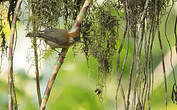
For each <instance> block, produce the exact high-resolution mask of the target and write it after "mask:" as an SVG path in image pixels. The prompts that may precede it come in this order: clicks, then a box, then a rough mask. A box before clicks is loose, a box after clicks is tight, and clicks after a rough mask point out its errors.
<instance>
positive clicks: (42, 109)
mask: <svg viewBox="0 0 177 110" xmlns="http://www.w3.org/2000/svg"><path fill="white" fill-rule="evenodd" d="M90 2H91V0H85V3H84V5H83V7H82V9H81V11H80V13H79V15H78V16H77V18H76V21H75V23H74V25H73V27H72V29H71V30H70V31H69V33H72V34H73V35H76V36H77V35H79V30H80V24H81V23H82V21H83V18H84V16H85V13H86V11H87V9H88V7H89V6H90ZM67 52H68V48H63V49H62V52H61V54H60V55H59V58H58V63H57V64H55V66H54V69H53V72H52V74H51V76H50V78H49V80H48V83H47V86H46V90H45V93H44V96H43V99H42V103H41V106H40V110H45V108H46V105H47V101H48V99H49V96H50V92H51V89H52V86H53V84H54V81H55V79H56V77H57V74H58V71H59V69H60V68H61V66H62V64H63V62H64V58H65V56H66V54H67Z"/></svg>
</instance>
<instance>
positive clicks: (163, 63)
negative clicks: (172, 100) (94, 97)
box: [158, 28, 167, 110]
mask: <svg viewBox="0 0 177 110" xmlns="http://www.w3.org/2000/svg"><path fill="white" fill-rule="evenodd" d="M160 37H161V36H160V30H159V28H158V39H159V45H160V50H161V55H162V66H163V75H164V85H165V107H166V110H167V79H166V70H165V61H164V52H163V47H162V41H161V38H160Z"/></svg>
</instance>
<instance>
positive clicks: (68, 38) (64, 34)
mask: <svg viewBox="0 0 177 110" xmlns="http://www.w3.org/2000/svg"><path fill="white" fill-rule="evenodd" d="M26 37H39V38H43V39H44V40H45V42H46V43H47V44H48V45H49V46H50V47H51V48H53V49H54V48H68V47H69V46H71V45H72V44H74V43H75V42H79V41H80V36H79V32H78V33H69V32H68V31H67V30H64V29H56V28H54V29H45V30H43V31H39V32H37V33H28V34H27V35H26Z"/></svg>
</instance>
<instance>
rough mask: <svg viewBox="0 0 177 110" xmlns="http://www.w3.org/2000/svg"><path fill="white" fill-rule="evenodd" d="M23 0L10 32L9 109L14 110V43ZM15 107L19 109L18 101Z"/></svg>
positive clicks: (18, 7) (18, 3) (18, 5)
mask: <svg viewBox="0 0 177 110" xmlns="http://www.w3.org/2000/svg"><path fill="white" fill-rule="evenodd" d="M21 3H22V0H18V2H17V6H16V9H15V13H14V16H13V20H12V25H11V26H12V27H11V33H10V40H9V53H8V99H9V101H8V103H9V104H8V108H9V110H13V96H12V94H13V89H15V88H14V86H13V83H14V82H13V45H14V35H15V30H16V21H17V17H18V13H19V10H20V6H21ZM14 95H16V94H15V93H14ZM15 108H16V109H17V102H16V104H15Z"/></svg>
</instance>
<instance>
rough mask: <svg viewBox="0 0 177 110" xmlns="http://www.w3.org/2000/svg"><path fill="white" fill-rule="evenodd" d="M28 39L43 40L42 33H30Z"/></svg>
mask: <svg viewBox="0 0 177 110" xmlns="http://www.w3.org/2000/svg"><path fill="white" fill-rule="evenodd" d="M26 37H41V38H42V34H41V33H31V32H29V33H28V34H27V35H26Z"/></svg>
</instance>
